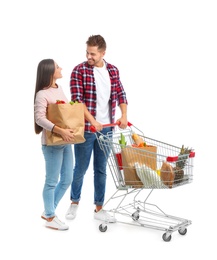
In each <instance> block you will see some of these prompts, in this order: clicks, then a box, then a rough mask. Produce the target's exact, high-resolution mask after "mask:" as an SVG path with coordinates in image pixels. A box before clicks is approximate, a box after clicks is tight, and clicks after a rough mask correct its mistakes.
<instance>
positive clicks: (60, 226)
mask: <svg viewBox="0 0 217 260" xmlns="http://www.w3.org/2000/svg"><path fill="white" fill-rule="evenodd" d="M45 226H46V227H47V228H52V229H55V230H67V229H69V227H68V226H67V225H66V224H65V223H63V222H62V221H60V220H59V219H58V217H57V216H55V217H54V218H53V219H52V220H51V221H46V224H45Z"/></svg>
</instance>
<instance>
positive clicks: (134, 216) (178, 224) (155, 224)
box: [92, 123, 195, 242]
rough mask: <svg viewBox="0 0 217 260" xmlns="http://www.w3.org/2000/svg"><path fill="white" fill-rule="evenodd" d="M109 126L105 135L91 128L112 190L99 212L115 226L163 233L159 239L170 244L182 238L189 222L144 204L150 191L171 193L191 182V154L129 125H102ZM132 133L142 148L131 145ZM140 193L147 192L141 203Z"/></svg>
mask: <svg viewBox="0 0 217 260" xmlns="http://www.w3.org/2000/svg"><path fill="white" fill-rule="evenodd" d="M109 126H114V130H113V131H111V132H109V133H108V134H107V135H103V134H101V133H100V132H98V134H97V132H96V131H95V129H94V128H92V132H95V134H96V136H97V141H98V143H99V145H100V148H101V149H102V150H103V151H104V154H105V156H106V157H107V158H108V167H109V169H110V172H111V175H112V178H113V180H114V183H115V186H116V191H115V192H114V194H113V195H112V196H111V197H110V198H109V199H108V200H107V201H106V203H105V204H104V206H103V208H104V209H106V210H107V211H108V212H110V213H111V214H113V215H114V216H115V218H116V220H117V222H119V223H125V224H130V225H136V226H141V227H146V228H151V229H156V230H162V231H165V233H164V234H163V236H162V238H163V240H164V241H166V242H168V241H170V240H171V238H172V233H173V232H175V231H178V232H179V234H181V235H185V234H186V233H187V227H188V226H189V225H190V224H192V222H191V220H187V219H183V218H179V217H175V216H172V215H168V214H166V213H164V211H163V210H161V209H160V208H159V207H158V206H157V205H155V204H151V203H148V202H147V200H148V198H149V197H150V195H151V193H152V192H153V190H154V189H173V188H176V187H180V186H182V185H185V184H189V183H191V182H192V181H193V160H194V157H195V152H194V150H193V149H184V148H183V147H176V146H173V145H170V144H167V143H164V142H160V141H157V140H155V139H152V138H148V137H146V136H144V134H143V133H142V131H141V130H139V129H138V128H136V127H135V126H133V125H132V124H131V123H128V127H127V128H126V129H124V130H123V129H120V128H119V127H118V126H117V125H116V124H108V125H104V127H109ZM135 133H136V134H137V136H139V137H140V138H142V140H143V141H144V143H143V146H141V145H139V147H138V145H135V140H134V139H133V134H135ZM184 151H185V152H184ZM186 151H187V152H186ZM147 189H149V191H148V190H147ZM144 191H146V193H147V191H148V195H147V194H146V195H145V199H144ZM141 198H142V199H141ZM108 205H112V209H107V208H108ZM107 224H108V220H105V222H103V223H102V224H100V225H99V230H100V231H101V232H105V231H106V230H107Z"/></svg>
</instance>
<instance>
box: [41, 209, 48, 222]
mask: <svg viewBox="0 0 217 260" xmlns="http://www.w3.org/2000/svg"><path fill="white" fill-rule="evenodd" d="M41 218H42V219H44V220H47V217H46V215H45V211H43V212H42V214H41Z"/></svg>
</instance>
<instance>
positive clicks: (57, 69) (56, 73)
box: [53, 62, 62, 80]
mask: <svg viewBox="0 0 217 260" xmlns="http://www.w3.org/2000/svg"><path fill="white" fill-rule="evenodd" d="M54 66H55V71H54V74H53V78H54V80H57V79H60V78H62V73H61V71H62V68H61V67H59V66H58V64H57V63H56V62H54Z"/></svg>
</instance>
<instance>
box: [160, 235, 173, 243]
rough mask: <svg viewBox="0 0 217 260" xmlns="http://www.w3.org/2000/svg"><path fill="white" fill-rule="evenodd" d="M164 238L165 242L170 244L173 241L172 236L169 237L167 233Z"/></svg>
mask: <svg viewBox="0 0 217 260" xmlns="http://www.w3.org/2000/svg"><path fill="white" fill-rule="evenodd" d="M162 238H163V240H164V241H165V242H169V241H170V240H171V238H172V236H171V235H169V236H167V233H164V234H163V236H162Z"/></svg>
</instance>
